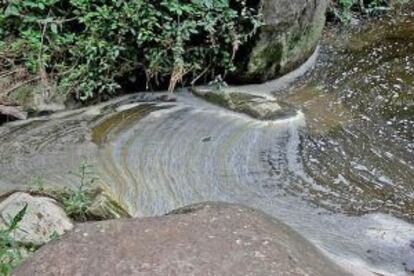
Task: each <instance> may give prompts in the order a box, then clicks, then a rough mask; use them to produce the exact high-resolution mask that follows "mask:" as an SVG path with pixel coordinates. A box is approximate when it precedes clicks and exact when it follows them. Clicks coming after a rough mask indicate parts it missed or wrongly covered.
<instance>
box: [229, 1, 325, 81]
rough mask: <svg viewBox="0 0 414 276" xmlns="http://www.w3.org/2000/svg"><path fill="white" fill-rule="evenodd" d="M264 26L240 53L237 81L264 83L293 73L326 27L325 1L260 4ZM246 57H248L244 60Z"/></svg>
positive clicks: (314, 46)
mask: <svg viewBox="0 0 414 276" xmlns="http://www.w3.org/2000/svg"><path fill="white" fill-rule="evenodd" d="M261 3H262V5H263V16H264V21H265V25H264V26H263V27H261V30H260V33H259V35H258V37H257V38H256V39H255V40H254V42H253V43H252V45H250V46H248V48H249V49H248V50H247V51H248V52H250V54H246V51H241V55H242V57H239V59H240V60H242V61H243V62H242V63H243V64H242V65H239V68H240V67H241V68H243V70H242V72H243V73H240V72H238V75H237V76H235V78H236V79H241V80H244V81H266V80H269V79H273V78H275V77H277V76H280V75H283V74H285V73H287V72H290V71H292V70H293V69H295V68H297V67H298V66H299V65H300V64H302V63H303V62H304V61H305V60H306V59H307V58H309V57H310V56H311V54H312V53H313V51H314V50H315V48H316V46H317V45H318V42H319V39H320V37H321V35H322V30H323V27H324V25H325V12H326V7H327V1H326V0H317V1H309V0H262V2H261ZM245 56H248V58H247V60H246V59H245Z"/></svg>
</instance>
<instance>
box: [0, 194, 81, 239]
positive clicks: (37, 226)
mask: <svg viewBox="0 0 414 276" xmlns="http://www.w3.org/2000/svg"><path fill="white" fill-rule="evenodd" d="M26 204H27V209H26V213H25V214H24V216H23V219H22V220H21V221H20V223H19V224H18V226H17V229H16V230H15V231H14V232H13V239H14V240H15V241H16V242H18V243H19V244H22V245H35V246H40V245H43V244H45V243H47V242H49V241H50V240H52V239H53V238H55V237H56V236H57V235H62V234H63V233H64V232H66V231H68V230H71V229H72V228H73V224H72V222H71V220H70V219H69V218H68V216H67V215H66V213H65V212H64V211H63V209H62V208H61V207H60V206H59V205H58V204H57V203H56V201H55V200H53V199H51V198H48V197H34V196H31V195H29V194H27V193H21V192H17V193H14V194H12V195H10V196H9V197H7V198H6V199H5V200H4V201H2V202H1V203H0V229H4V228H7V226H8V225H10V223H11V222H12V220H13V218H14V217H15V216H16V215H17V214H18V213H19V212H20V210H22V209H23V208H24V206H25V205H26Z"/></svg>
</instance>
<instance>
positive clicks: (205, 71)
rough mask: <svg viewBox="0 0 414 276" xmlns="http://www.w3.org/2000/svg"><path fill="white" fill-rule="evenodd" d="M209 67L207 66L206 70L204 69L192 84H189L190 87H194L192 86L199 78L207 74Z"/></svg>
mask: <svg viewBox="0 0 414 276" xmlns="http://www.w3.org/2000/svg"><path fill="white" fill-rule="evenodd" d="M210 67H211V66H210V65H209V66H207V68H206V69H204V70H203V72H201V73H200V74H199V75H198V76H197V77H196V78H195V79H194V80H193V81H192V82H191V86H194V84H195V83H196V82H197V81H198V80H199V79H200V78H201V77H203V76H204V75H205V74H206V73H207V72H208V70H209V69H210Z"/></svg>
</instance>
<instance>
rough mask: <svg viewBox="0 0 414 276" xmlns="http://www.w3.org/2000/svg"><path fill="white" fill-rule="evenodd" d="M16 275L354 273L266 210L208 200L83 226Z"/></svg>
mask: <svg viewBox="0 0 414 276" xmlns="http://www.w3.org/2000/svg"><path fill="white" fill-rule="evenodd" d="M14 275H70V276H72V275H163V276H164V275H232V276H233V275H320V276H323V275H328V276H332V275H335V276H339V275H347V273H346V272H344V271H343V270H342V269H341V268H339V267H338V266H337V265H336V264H335V263H333V262H332V261H330V260H329V259H328V258H327V257H325V256H324V255H323V254H322V253H321V252H320V251H319V250H318V249H316V248H315V247H314V246H313V245H312V244H311V243H309V242H308V241H307V240H305V239H304V238H302V237H301V236H300V235H299V234H297V233H296V232H295V231H294V230H292V229H291V228H290V227H288V226H286V225H285V224H283V223H281V222H279V221H277V220H275V219H273V218H271V217H270V216H268V215H266V214H264V213H263V212H260V211H257V210H253V209H250V208H246V207H242V206H239V205H230V204H225V203H203V204H197V205H193V206H190V207H186V208H183V209H180V210H178V211H175V212H173V213H172V214H169V215H166V216H163V217H155V218H144V219H124V220H112V221H105V222H96V223H86V224H83V225H79V226H78V227H77V228H76V229H75V230H74V231H72V232H70V233H68V234H66V235H64V236H63V237H62V238H61V240H58V241H53V242H51V243H49V244H47V245H46V246H44V247H42V248H41V249H40V250H39V251H38V252H37V253H36V254H35V255H34V256H33V257H30V258H29V259H28V260H27V261H26V262H25V263H23V265H22V266H20V267H19V268H17V269H16V270H15V272H14Z"/></svg>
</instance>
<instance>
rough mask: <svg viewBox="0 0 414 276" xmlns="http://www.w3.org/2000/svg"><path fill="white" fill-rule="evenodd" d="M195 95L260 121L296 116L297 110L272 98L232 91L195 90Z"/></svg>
mask: <svg viewBox="0 0 414 276" xmlns="http://www.w3.org/2000/svg"><path fill="white" fill-rule="evenodd" d="M193 93H194V94H195V95H196V96H198V97H202V98H204V99H206V100H207V101H209V102H211V103H214V104H217V105H219V106H222V107H224V108H228V109H230V110H232V111H235V112H240V113H245V114H247V115H249V116H251V117H253V118H255V119H259V120H276V119H283V118H286V117H290V116H294V115H295V114H296V113H297V110H296V109H295V108H293V107H292V106H290V105H288V104H286V103H283V102H280V101H277V100H276V99H275V98H273V97H272V96H270V95H269V96H267V95H266V96H262V95H255V94H250V93H247V92H246V93H244V92H232V91H231V90H227V89H224V90H214V89H213V90H210V89H202V88H193Z"/></svg>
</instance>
